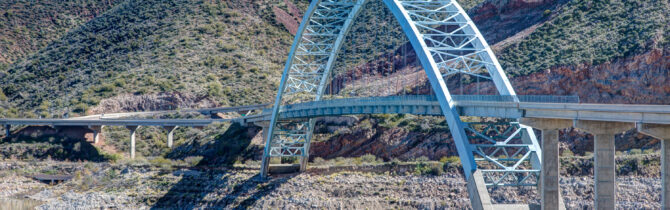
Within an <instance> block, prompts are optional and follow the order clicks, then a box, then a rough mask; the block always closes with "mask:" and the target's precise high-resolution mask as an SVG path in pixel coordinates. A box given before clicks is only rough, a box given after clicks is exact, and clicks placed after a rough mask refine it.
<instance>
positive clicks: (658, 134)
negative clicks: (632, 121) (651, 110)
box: [637, 123, 670, 209]
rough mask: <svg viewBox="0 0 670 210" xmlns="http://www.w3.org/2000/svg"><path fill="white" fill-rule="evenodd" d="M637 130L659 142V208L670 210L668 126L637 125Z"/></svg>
mask: <svg viewBox="0 0 670 210" xmlns="http://www.w3.org/2000/svg"><path fill="white" fill-rule="evenodd" d="M637 130H638V131H639V132H640V133H644V134H646V135H649V136H652V137H654V138H657V139H660V140H661V191H662V197H661V208H662V209H670V197H669V196H670V164H669V163H668V162H667V161H670V125H662V124H648V123H638V124H637Z"/></svg>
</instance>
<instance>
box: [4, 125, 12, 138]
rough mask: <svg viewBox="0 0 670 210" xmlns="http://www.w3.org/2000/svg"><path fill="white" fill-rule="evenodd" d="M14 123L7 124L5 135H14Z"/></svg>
mask: <svg viewBox="0 0 670 210" xmlns="http://www.w3.org/2000/svg"><path fill="white" fill-rule="evenodd" d="M11 129H12V125H10V124H7V125H5V137H9V136H11V135H12V130H11Z"/></svg>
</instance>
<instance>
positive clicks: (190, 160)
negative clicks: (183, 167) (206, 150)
mask: <svg viewBox="0 0 670 210" xmlns="http://www.w3.org/2000/svg"><path fill="white" fill-rule="evenodd" d="M202 158H203V157H202V156H189V157H186V158H184V162H186V164H187V165H188V166H191V167H193V166H196V165H198V163H200V161H201V160H202Z"/></svg>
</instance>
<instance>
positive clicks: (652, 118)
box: [0, 96, 670, 126]
mask: <svg viewBox="0 0 670 210" xmlns="http://www.w3.org/2000/svg"><path fill="white" fill-rule="evenodd" d="M518 99H519V100H520V102H516V101H514V99H513V98H510V97H509V96H478V97H466V96H456V97H454V101H453V103H454V105H455V106H456V107H457V108H458V111H459V112H460V113H459V114H460V115H461V116H479V117H500V118H513V119H516V118H524V117H528V118H554V119H572V120H596V121H615V122H640V123H656V124H670V105H635V104H584V103H569V102H574V101H575V100H572V99H566V98H558V99H559V100H551V99H546V98H532V97H519V98H518ZM552 101H553V102H552ZM262 107H267V104H260V105H250V106H242V107H231V109H226V108H213V109H203V110H205V111H212V112H224V111H231V110H233V111H239V110H253V109H259V108H262ZM199 111H202V110H199ZM353 114H415V115H442V110H441V108H440V105H439V103H438V102H437V101H436V100H435V98H434V97H432V96H387V97H368V98H347V99H333V100H324V101H312V102H306V103H299V104H290V105H285V106H283V107H281V109H280V117H281V118H284V119H290V118H310V117H320V116H337V115H353ZM268 120H270V111H269V110H268V109H266V110H264V111H263V113H262V114H258V115H251V116H245V117H241V118H235V119H104V118H102V119H86V118H79V119H72V118H70V119H0V124H6V125H50V126H89V125H91V126H95V125H110V126H207V125H209V124H212V123H214V122H230V121H233V122H240V123H252V122H259V121H268Z"/></svg>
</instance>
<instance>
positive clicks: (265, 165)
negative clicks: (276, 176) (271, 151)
mask: <svg viewBox="0 0 670 210" xmlns="http://www.w3.org/2000/svg"><path fill="white" fill-rule="evenodd" d="M254 124H255V125H256V126H258V127H261V128H263V142H265V140H267V139H268V133H270V122H269V121H259V122H254ZM266 146H267V145H266ZM269 169H270V157H263V160H262V161H261V178H266V177H268V170H269Z"/></svg>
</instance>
